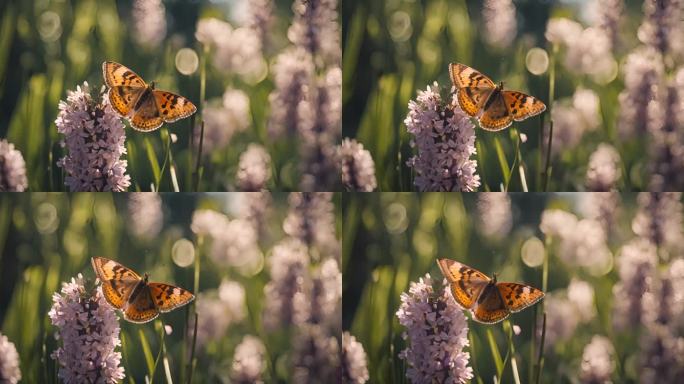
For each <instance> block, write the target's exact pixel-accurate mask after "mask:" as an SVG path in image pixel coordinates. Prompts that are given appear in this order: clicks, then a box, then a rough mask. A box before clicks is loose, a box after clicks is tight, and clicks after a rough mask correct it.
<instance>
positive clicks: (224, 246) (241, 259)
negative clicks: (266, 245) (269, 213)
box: [209, 219, 263, 275]
mask: <svg viewBox="0 0 684 384" xmlns="http://www.w3.org/2000/svg"><path fill="white" fill-rule="evenodd" d="M209 256H210V257H211V259H212V260H213V261H214V262H215V263H216V264H218V265H219V266H224V267H235V268H237V269H238V271H240V272H241V273H243V274H246V275H251V272H252V271H254V270H255V268H258V266H259V264H260V263H261V261H262V259H263V255H262V253H261V250H260V249H259V246H258V244H257V233H256V232H255V230H254V228H253V227H252V226H251V225H249V223H248V222H246V221H244V220H242V219H235V220H229V221H228V222H227V223H226V225H225V226H223V227H218V226H217V227H215V230H213V231H212V244H211V252H210V253H209Z"/></svg>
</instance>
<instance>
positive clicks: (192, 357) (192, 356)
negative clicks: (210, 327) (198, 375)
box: [188, 312, 198, 384]
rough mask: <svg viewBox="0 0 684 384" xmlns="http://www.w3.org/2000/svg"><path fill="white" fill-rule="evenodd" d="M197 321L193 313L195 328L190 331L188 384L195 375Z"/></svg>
mask: <svg viewBox="0 0 684 384" xmlns="http://www.w3.org/2000/svg"><path fill="white" fill-rule="evenodd" d="M197 321H198V316H197V312H195V328H194V329H193V331H192V349H191V350H190V374H189V375H188V384H191V383H192V375H193V373H195V365H197V364H196V363H197V360H195V346H196V344H197Z"/></svg>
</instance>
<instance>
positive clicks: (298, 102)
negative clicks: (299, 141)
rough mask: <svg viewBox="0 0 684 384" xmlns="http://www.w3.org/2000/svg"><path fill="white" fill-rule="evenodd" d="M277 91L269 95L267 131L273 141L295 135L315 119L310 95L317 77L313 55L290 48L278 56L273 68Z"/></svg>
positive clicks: (302, 50)
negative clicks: (269, 111) (269, 106)
mask: <svg viewBox="0 0 684 384" xmlns="http://www.w3.org/2000/svg"><path fill="white" fill-rule="evenodd" d="M272 72H273V77H274V79H273V82H274V84H275V89H274V91H273V92H272V93H271V94H270V95H269V98H268V99H269V102H270V105H271V108H270V109H271V116H270V119H269V122H268V132H269V135H271V136H272V137H274V138H277V137H280V136H282V135H288V136H290V135H295V134H296V133H297V132H299V131H302V130H304V129H307V128H305V127H307V126H309V125H310V124H311V121H312V120H313V119H314V117H313V114H314V111H313V110H312V107H311V105H310V99H309V98H310V93H311V87H312V83H313V77H314V64H313V59H312V57H311V55H310V54H309V53H308V52H306V51H305V50H304V49H301V48H299V49H297V48H290V49H288V50H286V51H285V52H283V53H281V54H280V55H278V57H277V58H276V60H275V64H274V65H273V68H272Z"/></svg>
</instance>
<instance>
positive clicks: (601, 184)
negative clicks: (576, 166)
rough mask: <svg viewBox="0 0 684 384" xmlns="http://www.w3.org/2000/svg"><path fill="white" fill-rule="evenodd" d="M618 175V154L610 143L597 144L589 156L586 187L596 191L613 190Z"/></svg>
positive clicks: (619, 170)
mask: <svg viewBox="0 0 684 384" xmlns="http://www.w3.org/2000/svg"><path fill="white" fill-rule="evenodd" d="M620 176H621V169H620V154H619V153H618V151H617V150H616V149H615V147H613V146H612V145H610V144H605V143H601V144H599V146H598V148H597V149H596V151H594V153H592V154H591V157H590V158H589V167H588V168H587V181H586V184H587V189H588V190H590V191H596V192H607V191H612V190H615V189H616V187H617V185H616V184H617V182H618V181H619V180H620Z"/></svg>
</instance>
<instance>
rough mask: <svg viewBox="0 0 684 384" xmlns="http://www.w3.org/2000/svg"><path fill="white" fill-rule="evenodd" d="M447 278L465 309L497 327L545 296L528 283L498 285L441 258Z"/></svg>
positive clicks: (466, 267) (471, 269)
mask: <svg viewBox="0 0 684 384" xmlns="http://www.w3.org/2000/svg"><path fill="white" fill-rule="evenodd" d="M437 264H438V265H439V268H440V269H441V270H442V274H444V277H446V278H447V280H448V281H449V284H450V288H451V295H452V297H453V298H454V300H455V301H456V302H457V303H458V304H459V305H460V306H461V308H463V309H466V310H470V311H471V312H472V314H473V319H475V320H476V321H478V322H481V323H485V324H494V323H498V322H499V321H502V320H504V319H506V318H507V317H508V316H509V315H510V314H511V313H515V312H520V311H522V310H523V309H525V308H527V307H529V306H531V305H534V304H535V303H537V302H538V301H539V300H541V299H542V298H543V297H544V292H542V291H540V290H539V289H537V288H534V287H532V286H529V285H525V284H518V283H502V282H497V278H496V275H494V278H492V279H490V278H489V277H487V276H486V275H485V274H484V273H482V272H480V271H478V270H476V269H474V268H471V267H469V266H467V265H465V264H461V263H459V262H457V261H454V260H449V259H438V260H437Z"/></svg>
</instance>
